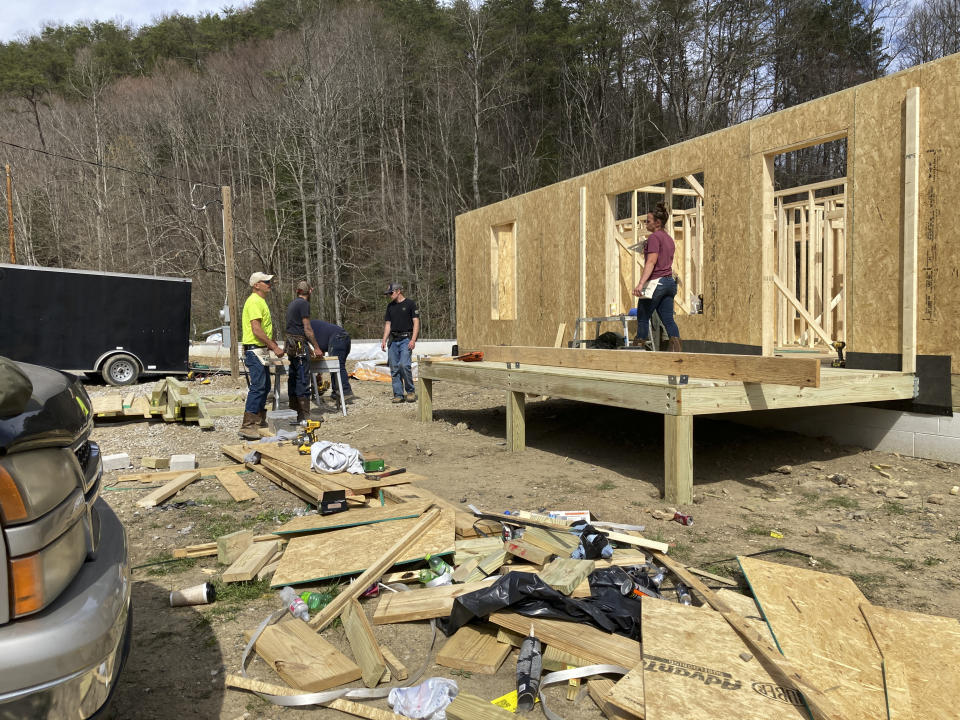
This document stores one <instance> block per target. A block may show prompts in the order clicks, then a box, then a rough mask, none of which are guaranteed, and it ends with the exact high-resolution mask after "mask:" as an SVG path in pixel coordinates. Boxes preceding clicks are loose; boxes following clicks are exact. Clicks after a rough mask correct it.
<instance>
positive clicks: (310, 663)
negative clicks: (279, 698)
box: [248, 618, 361, 692]
mask: <svg viewBox="0 0 960 720" xmlns="http://www.w3.org/2000/svg"><path fill="white" fill-rule="evenodd" d="M248 636H249V633H248ZM254 649H255V650H256V651H257V654H258V655H259V656H260V657H261V658H263V659H264V660H265V661H266V663H267V664H268V665H269V666H270V667H272V668H273V669H274V670H275V671H276V672H277V674H278V675H280V677H281V678H283V680H284V682H286V683H287V684H288V685H292V686H293V687H295V688H297V689H299V690H306V691H308V692H319V691H321V690H327V689H329V688H332V687H337V686H338V685H343V684H344V683H349V682H353V681H354V680H358V679H359V678H360V675H361V671H360V667H359V666H358V665H357V664H356V663H355V662H353V661H352V660H351V659H350V658H348V657H347V656H346V655H344V654H343V653H341V652H340V651H339V650H337V649H336V648H335V647H333V645H331V644H330V643H329V642H327V641H326V640H324V639H323V638H322V637H321V636H320V635H318V634H317V633H315V632H314V631H313V630H311V629H310V626H309V625H307V624H306V623H305V622H304V621H303V620H299V619H297V618H291V619H289V620H285V621H282V622H278V623H276V624H275V625H268V626H267V627H266V628H265V629H264V631H263V632H262V633H261V634H260V637H259V638H257V642H256V644H255V645H254Z"/></svg>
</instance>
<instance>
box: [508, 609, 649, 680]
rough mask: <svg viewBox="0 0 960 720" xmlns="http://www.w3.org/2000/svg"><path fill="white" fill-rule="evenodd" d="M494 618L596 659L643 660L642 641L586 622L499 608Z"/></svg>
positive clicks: (617, 662)
mask: <svg viewBox="0 0 960 720" xmlns="http://www.w3.org/2000/svg"><path fill="white" fill-rule="evenodd" d="M490 622H492V623H493V624H495V625H499V626H500V627H505V628H507V629H508V630H513V631H514V632H516V633H522V634H524V635H526V634H528V633H529V632H530V623H531V622H532V623H533V626H534V634H535V635H536V636H537V637H538V638H540V640H541V641H542V642H544V643H546V644H547V645H553V646H556V647H557V648H558V649H560V650H563V651H564V652H568V653H570V654H572V655H576V656H577V657H581V658H583V659H584V660H589V661H590V662H592V663H609V664H611V665H622V666H624V667H628V668H632V667H635V666H637V665H639V664H640V663H641V662H642V661H643V655H642V653H641V652H640V643H639V642H637V641H636V640H631V639H630V638H625V637H623V636H622V635H613V634H611V633H605V632H603V631H602V630H598V629H597V628H595V627H593V626H592V625H587V624H585V623H575V622H565V621H563V620H549V619H545V618H529V617H525V616H523V615H518V614H517V613H512V612H497V613H492V614H491V615H490Z"/></svg>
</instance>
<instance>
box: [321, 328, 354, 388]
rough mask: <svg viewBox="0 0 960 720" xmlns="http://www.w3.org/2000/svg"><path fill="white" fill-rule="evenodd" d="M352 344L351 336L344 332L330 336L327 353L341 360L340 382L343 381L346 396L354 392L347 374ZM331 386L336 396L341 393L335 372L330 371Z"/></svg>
mask: <svg viewBox="0 0 960 720" xmlns="http://www.w3.org/2000/svg"><path fill="white" fill-rule="evenodd" d="M351 344H352V343H351V340H350V336H349V335H347V334H346V333H343V334H341V335H335V336H334V337H332V338H330V349H329V350H327V355H331V356H333V357H335V358H337V359H338V360H339V361H340V382H342V383H343V395H344V397H346V396H347V395H349V394H350V393H352V392H353V390H351V389H350V377H349V376H348V375H347V356H348V355H349V354H350V346H351ZM330 388H331V391H332V392H333V395H334V396H336V395H338V394H339V392H340V391H339V389H338V388H337V380H336V378H335V377H334V376H333V373H330Z"/></svg>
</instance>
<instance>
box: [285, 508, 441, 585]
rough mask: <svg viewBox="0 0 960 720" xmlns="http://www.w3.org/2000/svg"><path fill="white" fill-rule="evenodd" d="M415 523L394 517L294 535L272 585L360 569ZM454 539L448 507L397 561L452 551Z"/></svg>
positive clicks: (407, 560) (338, 575)
mask: <svg viewBox="0 0 960 720" xmlns="http://www.w3.org/2000/svg"><path fill="white" fill-rule="evenodd" d="M416 523H417V519H411V520H391V521H388V522H382V523H377V524H375V525H361V526H360V527H351V528H344V529H342V530H332V531H330V532H325V533H321V534H319V535H307V536H305V537H296V538H293V539H292V540H290V542H289V544H288V545H287V549H286V552H284V554H283V559H282V560H281V561H280V567H278V568H277V572H276V573H274V576H273V582H272V586H273V587H281V586H283V585H296V584H300V583H307V582H313V581H317V580H325V579H327V578H333V577H342V576H344V575H355V574H357V573H361V572H363V571H364V570H366V569H367V567H368V566H369V565H371V564H372V563H375V562H376V561H377V560H378V559H379V558H380V556H381V555H382V554H383V550H384V548H389V547H391V546H392V545H394V544H395V543H396V542H397V541H399V540H400V538H401V537H403V535H404V534H405V533H406V532H407V531H408V530H410V529H411V528H412V527H413V526H414V525H416ZM453 543H454V531H453V513H451V512H449V511H446V510H445V511H442V512H441V514H440V518H439V519H438V520H437V522H436V523H435V524H434V525H433V527H431V528H430V529H429V530H428V531H427V532H426V533H425V534H424V535H422V536H421V537H420V538H419V539H418V540H416V541H415V542H414V543H413V544H412V545H411V546H410V547H409V548H408V549H407V551H406V552H404V553H403V554H401V556H400V557H399V558H398V559H397V563H404V562H413V561H414V560H422V559H423V558H424V556H426V555H437V554H442V553H448V552H453Z"/></svg>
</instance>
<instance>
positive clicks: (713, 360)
mask: <svg viewBox="0 0 960 720" xmlns="http://www.w3.org/2000/svg"><path fill="white" fill-rule="evenodd" d="M482 350H483V357H484V360H485V361H487V362H497V363H499V362H504V363H506V362H519V363H520V364H521V365H538V366H550V367H563V368H586V369H591V370H611V371H615V372H628V373H643V374H652V375H689V376H690V377H696V378H714V379H718V380H735V381H739V382H751V383H776V384H778V385H796V386H798V387H819V386H820V361H819V360H816V359H813V358H780V357H758V356H756V355H720V354H710V353H682V352H681V353H649V352H610V351H609V350H580V349H576V348H560V349H557V348H544V347H525V346H519V345H517V346H500V345H485V346H484V347H483V348H482Z"/></svg>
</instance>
